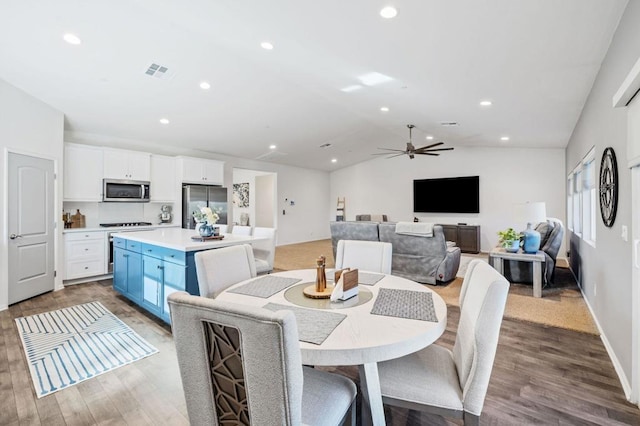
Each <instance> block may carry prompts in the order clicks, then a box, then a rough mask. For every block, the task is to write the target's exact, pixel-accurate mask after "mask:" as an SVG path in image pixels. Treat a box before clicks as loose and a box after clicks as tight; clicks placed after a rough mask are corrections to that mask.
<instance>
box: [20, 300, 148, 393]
mask: <svg viewBox="0 0 640 426" xmlns="http://www.w3.org/2000/svg"><path fill="white" fill-rule="evenodd" d="M16 324H17V326H18V331H19V333H20V338H21V339H22V345H23V347H24V351H25V353H26V355H27V361H28V364H29V370H30V372H31V378H32V380H33V385H34V387H35V390H36V395H37V396H38V398H42V397H43V396H46V395H49V394H51V393H53V392H56V391H59V390H61V389H64V388H66V387H68V386H72V385H75V384H77V383H80V382H82V381H84V380H87V379H90V378H92V377H95V376H97V375H100V374H102V373H106V372H107V371H110V370H113V369H115V368H118V367H121V366H123V365H126V364H129V363H132V362H134V361H137V360H139V359H142V358H144V357H147V356H149V355H153V354H155V353H156V352H158V350H157V349H156V348H154V347H153V346H151V345H150V344H149V343H147V342H146V341H145V340H144V339H143V338H142V337H140V336H139V335H138V334H137V333H136V332H134V331H133V330H131V329H130V328H129V327H128V326H127V325H126V324H125V323H123V322H122V321H120V320H119V319H118V317H116V316H115V315H113V314H112V313H111V312H109V310H107V308H105V307H104V306H102V304H101V303H100V302H90V303H85V304H83V305H76V306H72V307H70V308H65V309H59V310H57V311H51V312H47V313H44V314H38V315H32V316H29V317H21V318H16Z"/></svg>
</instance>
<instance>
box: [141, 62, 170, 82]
mask: <svg viewBox="0 0 640 426" xmlns="http://www.w3.org/2000/svg"><path fill="white" fill-rule="evenodd" d="M144 73H145V74H146V75H148V76H149V77H155V78H159V79H161V80H169V79H171V78H172V77H173V73H172V72H170V71H169V68H167V67H165V66H163V65H158V64H156V63H153V64H151V65H149V68H147V70H146V71H145V72H144Z"/></svg>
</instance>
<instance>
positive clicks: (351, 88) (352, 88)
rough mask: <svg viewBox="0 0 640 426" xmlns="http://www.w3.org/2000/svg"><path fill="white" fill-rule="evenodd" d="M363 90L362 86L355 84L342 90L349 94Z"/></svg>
mask: <svg viewBox="0 0 640 426" xmlns="http://www.w3.org/2000/svg"><path fill="white" fill-rule="evenodd" d="M360 89H362V86H360V85H359V84H354V85H352V86H347V87H343V88H342V89H340V90H342V91H343V92H346V93H349V92H355V91H356V90H360Z"/></svg>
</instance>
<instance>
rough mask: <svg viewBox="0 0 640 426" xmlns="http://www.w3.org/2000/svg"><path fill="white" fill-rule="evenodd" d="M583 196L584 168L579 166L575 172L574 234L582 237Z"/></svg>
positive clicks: (573, 198) (573, 200)
mask: <svg viewBox="0 0 640 426" xmlns="http://www.w3.org/2000/svg"><path fill="white" fill-rule="evenodd" d="M580 195H582V167H581V166H578V167H576V168H575V169H574V171H573V197H572V204H573V206H572V212H573V232H574V233H575V234H578V235H580V236H582V203H581V202H580Z"/></svg>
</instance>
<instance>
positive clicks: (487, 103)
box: [480, 101, 492, 106]
mask: <svg viewBox="0 0 640 426" xmlns="http://www.w3.org/2000/svg"><path fill="white" fill-rule="evenodd" d="M480 105H482V106H491V105H492V102H491V101H482V102H480Z"/></svg>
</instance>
